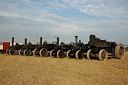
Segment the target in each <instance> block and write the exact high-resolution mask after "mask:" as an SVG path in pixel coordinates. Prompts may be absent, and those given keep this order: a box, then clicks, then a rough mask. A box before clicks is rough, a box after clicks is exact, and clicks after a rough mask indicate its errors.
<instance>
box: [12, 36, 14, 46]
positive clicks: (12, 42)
mask: <svg viewBox="0 0 128 85" xmlns="http://www.w3.org/2000/svg"><path fill="white" fill-rule="evenodd" d="M13 45H14V37H12V46H13Z"/></svg>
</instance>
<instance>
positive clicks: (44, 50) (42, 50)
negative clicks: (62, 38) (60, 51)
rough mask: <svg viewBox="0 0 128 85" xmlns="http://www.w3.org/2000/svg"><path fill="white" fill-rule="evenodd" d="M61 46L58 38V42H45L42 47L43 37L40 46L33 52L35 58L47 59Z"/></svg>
mask: <svg viewBox="0 0 128 85" xmlns="http://www.w3.org/2000/svg"><path fill="white" fill-rule="evenodd" d="M58 44H59V38H58V37H57V42H56V41H54V42H52V43H47V41H44V43H43V45H42V37H41V38H40V45H39V46H38V47H37V48H35V49H34V50H33V55H34V56H41V57H47V56H48V55H49V54H50V51H51V50H52V49H53V48H55V47H56V46H57V45H58Z"/></svg>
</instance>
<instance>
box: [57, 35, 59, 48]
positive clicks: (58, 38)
mask: <svg viewBox="0 0 128 85" xmlns="http://www.w3.org/2000/svg"><path fill="white" fill-rule="evenodd" d="M57 46H59V37H57Z"/></svg>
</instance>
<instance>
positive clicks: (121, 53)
mask: <svg viewBox="0 0 128 85" xmlns="http://www.w3.org/2000/svg"><path fill="white" fill-rule="evenodd" d="M115 56H116V58H119V59H123V58H124V57H125V48H124V46H122V45H119V46H116V48H115Z"/></svg>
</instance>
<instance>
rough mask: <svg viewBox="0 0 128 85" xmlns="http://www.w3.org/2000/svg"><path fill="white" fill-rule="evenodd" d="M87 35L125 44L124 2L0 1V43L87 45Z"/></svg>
mask: <svg viewBox="0 0 128 85" xmlns="http://www.w3.org/2000/svg"><path fill="white" fill-rule="evenodd" d="M90 34H95V35H96V36H97V37H99V38H101V39H106V40H108V41H115V42H117V43H123V44H128V0H0V41H11V37H12V36H14V37H15V42H20V43H23V42H24V38H28V41H31V42H33V43H36V42H38V41H39V37H40V36H41V37H43V40H47V41H48V42H52V41H55V40H56V36H58V37H60V41H63V42H66V43H69V42H71V41H74V36H75V35H77V36H79V39H81V40H82V42H84V43H87V42H88V41H89V35H90Z"/></svg>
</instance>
